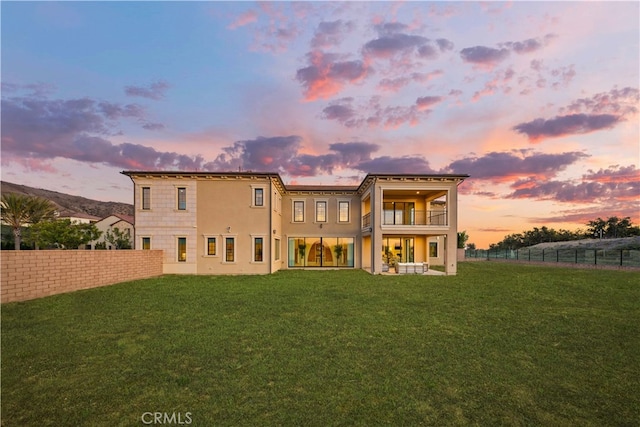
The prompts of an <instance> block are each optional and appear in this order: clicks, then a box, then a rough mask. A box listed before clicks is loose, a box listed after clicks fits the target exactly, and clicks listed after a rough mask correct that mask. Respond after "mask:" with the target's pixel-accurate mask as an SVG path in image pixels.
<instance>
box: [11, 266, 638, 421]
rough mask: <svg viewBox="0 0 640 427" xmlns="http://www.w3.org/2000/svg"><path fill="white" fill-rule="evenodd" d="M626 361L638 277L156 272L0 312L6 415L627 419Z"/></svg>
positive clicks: (522, 271) (503, 270) (632, 388)
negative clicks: (158, 275) (156, 275)
mask: <svg viewBox="0 0 640 427" xmlns="http://www.w3.org/2000/svg"><path fill="white" fill-rule="evenodd" d="M639 371H640V274H639V273H637V272H625V271H594V270H576V269H562V268H557V267H539V266H527V265H512V264H506V263H492V262H476V263H463V264H461V265H459V274H458V275H457V276H455V277H446V276H371V275H369V274H367V273H365V272H362V271H353V270H351V271H345V270H341V271H284V272H280V273H277V274H274V275H270V276H251V277H249V276H241V277H220V276H218V277H216V276H212V277H208V276H164V277H162V278H157V279H149V280H142V281H136V282H129V283H123V284H119V285H114V286H109V287H104V288H98V289H91V290H87V291H79V292H75V293H72V294H64V295H57V296H53V297H48V298H44V299H40V300H35V301H29V302H23V303H10V304H5V305H3V306H2V396H1V397H2V426H7V427H9V426H44V425H55V426H63V425H69V426H71V425H73V426H76V425H98V426H99V425H104V426H114V425H143V422H142V421H143V419H142V416H143V414H144V413H145V412H161V413H167V414H168V415H172V414H173V415H174V416H175V418H174V421H175V422H176V423H177V421H178V416H179V417H180V418H181V421H182V422H183V423H186V421H191V425H197V426H212V425H216V426H225V425H226V426H265V425H284V426H297V425H305V426H329V425H331V426H338V425H343V426H352V425H361V426H371V425H394V426H395V425H437V426H442V425H466V424H472V425H481V426H486V425H498V424H500V425H554V426H557V425H575V426H590V425H591V426H603V425H612V426H620V425H638V423H639V422H640V376H639ZM187 413H188V414H187ZM146 420H147V421H149V420H152V416H151V415H147V418H146Z"/></svg>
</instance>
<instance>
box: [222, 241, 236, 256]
mask: <svg viewBox="0 0 640 427" xmlns="http://www.w3.org/2000/svg"><path fill="white" fill-rule="evenodd" d="M235 260H236V239H235V238H234V237H225V239H224V261H225V262H235Z"/></svg>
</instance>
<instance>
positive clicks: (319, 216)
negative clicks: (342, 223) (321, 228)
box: [316, 200, 327, 222]
mask: <svg viewBox="0 0 640 427" xmlns="http://www.w3.org/2000/svg"><path fill="white" fill-rule="evenodd" d="M316 222H327V201H326V200H317V201H316Z"/></svg>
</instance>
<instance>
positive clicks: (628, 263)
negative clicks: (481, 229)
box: [464, 249, 640, 268]
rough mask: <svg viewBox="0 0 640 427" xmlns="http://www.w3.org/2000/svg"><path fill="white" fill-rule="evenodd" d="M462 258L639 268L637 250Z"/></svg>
mask: <svg viewBox="0 0 640 427" xmlns="http://www.w3.org/2000/svg"><path fill="white" fill-rule="evenodd" d="M464 257H465V258H478V259H481V258H484V259H507V260H518V261H531V262H555V263H560V262H562V263H570V264H590V265H611V266H619V267H638V268H640V250H639V249H517V250H511V249H502V250H466V251H465V253H464Z"/></svg>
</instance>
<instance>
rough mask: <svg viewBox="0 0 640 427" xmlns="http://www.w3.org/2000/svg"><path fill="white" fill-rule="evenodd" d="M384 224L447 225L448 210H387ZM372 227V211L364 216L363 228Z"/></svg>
mask: <svg viewBox="0 0 640 427" xmlns="http://www.w3.org/2000/svg"><path fill="white" fill-rule="evenodd" d="M382 225H443V226H446V225H447V211H446V210H444V211H443V210H440V211H415V210H410V211H397V210H396V211H392V210H385V211H384V214H383V216H382ZM368 227H371V213H368V214H365V215H364V216H363V217H362V228H368Z"/></svg>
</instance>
